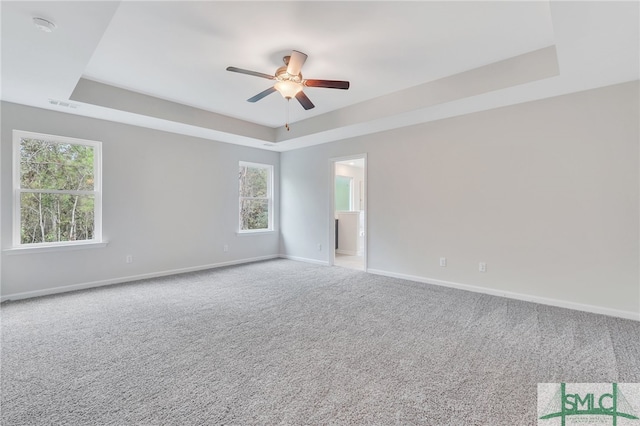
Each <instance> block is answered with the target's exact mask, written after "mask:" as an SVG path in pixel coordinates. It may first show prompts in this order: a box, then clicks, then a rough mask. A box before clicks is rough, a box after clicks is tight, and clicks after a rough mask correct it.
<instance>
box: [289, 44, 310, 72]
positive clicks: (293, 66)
mask: <svg viewBox="0 0 640 426" xmlns="http://www.w3.org/2000/svg"><path fill="white" fill-rule="evenodd" d="M306 60H307V55H305V54H304V53H302V52H298V51H297V50H294V51H293V52H291V57H290V58H289V63H288V64H287V74H289V75H298V74H300V70H301V69H302V65H303V64H304V61H306Z"/></svg>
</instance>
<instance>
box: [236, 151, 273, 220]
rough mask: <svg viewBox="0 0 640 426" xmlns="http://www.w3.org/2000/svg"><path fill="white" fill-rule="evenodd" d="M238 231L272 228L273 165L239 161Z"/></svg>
mask: <svg viewBox="0 0 640 426" xmlns="http://www.w3.org/2000/svg"><path fill="white" fill-rule="evenodd" d="M239 182H240V227H239V230H240V232H259V231H271V230H273V166H270V165H268V164H257V163H247V162H244V161H241V162H240V172H239Z"/></svg>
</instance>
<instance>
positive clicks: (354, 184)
mask: <svg viewBox="0 0 640 426" xmlns="http://www.w3.org/2000/svg"><path fill="white" fill-rule="evenodd" d="M330 167H331V173H330V176H331V183H330V186H331V190H330V194H331V203H330V204H331V211H330V220H331V226H330V229H331V238H330V241H331V242H332V244H331V251H330V252H331V256H330V257H331V259H330V263H331V264H332V265H335V266H340V267H343V268H349V269H358V270H361V271H366V270H367V266H366V265H367V232H366V230H367V226H366V224H367V199H366V193H367V157H366V154H361V155H355V156H353V157H340V158H333V159H331V162H330Z"/></svg>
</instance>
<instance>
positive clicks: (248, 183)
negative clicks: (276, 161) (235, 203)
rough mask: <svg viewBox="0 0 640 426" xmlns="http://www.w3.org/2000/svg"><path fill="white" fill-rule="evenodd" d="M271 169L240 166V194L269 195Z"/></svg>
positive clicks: (252, 195)
mask: <svg viewBox="0 0 640 426" xmlns="http://www.w3.org/2000/svg"><path fill="white" fill-rule="evenodd" d="M268 181H269V169H266V168H262V167H249V166H240V196H241V197H268V196H269V187H268Z"/></svg>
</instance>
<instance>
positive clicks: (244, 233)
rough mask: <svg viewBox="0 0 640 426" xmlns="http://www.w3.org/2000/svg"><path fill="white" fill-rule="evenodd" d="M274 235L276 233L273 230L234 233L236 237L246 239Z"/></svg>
mask: <svg viewBox="0 0 640 426" xmlns="http://www.w3.org/2000/svg"><path fill="white" fill-rule="evenodd" d="M275 233H276V231H274V230H273V229H265V230H258V231H236V235H237V236H238V237H248V236H251V235H271V234H275Z"/></svg>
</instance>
